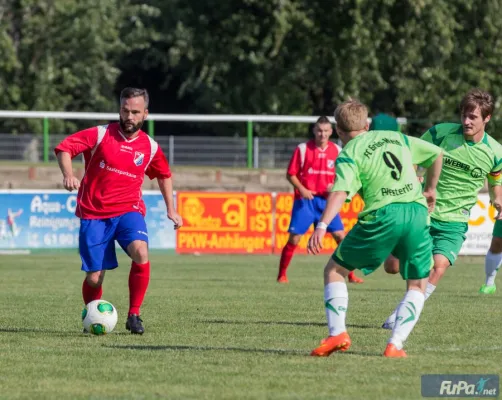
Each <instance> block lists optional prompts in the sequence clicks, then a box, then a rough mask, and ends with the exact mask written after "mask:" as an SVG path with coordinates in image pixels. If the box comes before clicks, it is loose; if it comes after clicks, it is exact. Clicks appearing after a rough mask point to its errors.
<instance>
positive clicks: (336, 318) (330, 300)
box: [324, 282, 349, 336]
mask: <svg viewBox="0 0 502 400" xmlns="http://www.w3.org/2000/svg"><path fill="white" fill-rule="evenodd" d="M348 304H349V292H348V291H347V285H346V283H345V282H331V283H328V284H327V285H326V286H324V307H325V308H326V318H327V320H328V329H329V335H330V336H336V335H339V334H340V333H342V332H345V331H346V330H347V328H346V327H345V314H346V313H347V306H348Z"/></svg>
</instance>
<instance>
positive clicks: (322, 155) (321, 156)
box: [317, 153, 326, 158]
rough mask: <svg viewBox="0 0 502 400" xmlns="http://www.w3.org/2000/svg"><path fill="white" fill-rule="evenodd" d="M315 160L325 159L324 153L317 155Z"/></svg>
mask: <svg viewBox="0 0 502 400" xmlns="http://www.w3.org/2000/svg"><path fill="white" fill-rule="evenodd" d="M317 158H326V153H319V154H317Z"/></svg>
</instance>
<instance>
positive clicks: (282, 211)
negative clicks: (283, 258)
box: [274, 193, 364, 254]
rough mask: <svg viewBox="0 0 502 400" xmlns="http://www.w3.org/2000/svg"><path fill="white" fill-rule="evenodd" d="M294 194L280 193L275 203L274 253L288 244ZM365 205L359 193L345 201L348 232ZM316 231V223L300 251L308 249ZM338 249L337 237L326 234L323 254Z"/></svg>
mask: <svg viewBox="0 0 502 400" xmlns="http://www.w3.org/2000/svg"><path fill="white" fill-rule="evenodd" d="M293 201H294V196H293V194H291V193H278V194H277V196H276V203H275V214H276V215H275V231H274V232H275V240H274V253H280V252H281V251H282V248H283V247H284V246H285V245H286V243H287V241H288V238H289V233H288V228H289V223H290V221H291V210H292V209H293ZM363 207H364V202H363V201H362V199H361V197H359V195H356V196H354V198H353V199H352V201H351V202H350V203H345V204H344V205H343V208H342V210H341V211H340V217H341V218H342V222H343V226H344V228H345V232H348V231H350V230H351V229H352V227H353V226H354V225H355V224H356V222H357V216H358V214H359V213H360V212H361V210H362V209H363ZM313 232H314V225H312V226H311V227H310V229H309V230H308V232H307V233H306V234H305V235H303V237H302V239H301V241H300V244H299V245H298V252H306V251H307V243H308V240H309V238H310V236H311V235H312V233H313ZM335 249H336V242H335V239H333V237H332V236H331V235H330V234H326V236H325V237H324V242H323V249H322V253H323V254H331V253H333V251H334V250H335Z"/></svg>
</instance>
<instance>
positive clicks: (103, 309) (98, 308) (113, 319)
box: [82, 300, 118, 335]
mask: <svg viewBox="0 0 502 400" xmlns="http://www.w3.org/2000/svg"><path fill="white" fill-rule="evenodd" d="M117 319H118V314H117V309H116V308H115V307H114V306H113V304H112V303H110V302H108V301H106V300H94V301H91V302H90V303H89V304H87V305H86V306H85V307H84V309H83V310H82V323H83V324H84V329H85V330H86V331H87V332H90V333H92V334H94V335H106V334H107V333H110V332H112V331H113V329H114V328H115V325H117Z"/></svg>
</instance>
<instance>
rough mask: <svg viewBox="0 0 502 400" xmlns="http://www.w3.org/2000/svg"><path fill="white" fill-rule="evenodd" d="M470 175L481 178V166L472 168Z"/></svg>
mask: <svg viewBox="0 0 502 400" xmlns="http://www.w3.org/2000/svg"><path fill="white" fill-rule="evenodd" d="M471 176H472V177H473V178H481V177H482V176H483V171H482V170H481V168H474V169H473V170H472V171H471Z"/></svg>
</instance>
